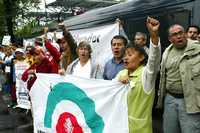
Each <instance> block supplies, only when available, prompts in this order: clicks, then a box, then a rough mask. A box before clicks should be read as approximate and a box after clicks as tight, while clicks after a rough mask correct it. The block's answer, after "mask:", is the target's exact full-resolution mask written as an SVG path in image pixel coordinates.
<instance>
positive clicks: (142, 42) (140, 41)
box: [134, 35, 146, 47]
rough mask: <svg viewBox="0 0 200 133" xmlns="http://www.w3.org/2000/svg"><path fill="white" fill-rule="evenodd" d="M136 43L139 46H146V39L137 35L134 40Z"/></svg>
mask: <svg viewBox="0 0 200 133" xmlns="http://www.w3.org/2000/svg"><path fill="white" fill-rule="evenodd" d="M134 43H135V44H136V45H138V46H141V47H143V46H145V43H146V41H145V38H144V37H143V36H139V35H136V36H135V38H134Z"/></svg>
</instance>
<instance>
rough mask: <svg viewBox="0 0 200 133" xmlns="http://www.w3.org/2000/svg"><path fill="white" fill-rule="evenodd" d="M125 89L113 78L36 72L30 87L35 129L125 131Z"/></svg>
mask: <svg viewBox="0 0 200 133" xmlns="http://www.w3.org/2000/svg"><path fill="white" fill-rule="evenodd" d="M127 91H128V89H127V87H126V86H124V85H122V84H121V83H119V82H114V81H105V80H96V79H83V78H78V77H74V76H71V75H66V76H65V77H64V76H60V75H56V74H38V75H37V80H36V82H35V83H34V85H33V87H32V89H31V91H30V97H31V102H32V111H33V119H34V132H35V133H38V132H42V133H128V111H127V110H128V109H127V103H126V102H127Z"/></svg>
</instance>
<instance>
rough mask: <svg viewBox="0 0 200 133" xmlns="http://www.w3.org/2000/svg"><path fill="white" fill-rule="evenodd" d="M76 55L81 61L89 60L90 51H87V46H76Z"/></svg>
mask: <svg viewBox="0 0 200 133" xmlns="http://www.w3.org/2000/svg"><path fill="white" fill-rule="evenodd" d="M77 52H78V57H79V59H80V61H81V62H82V61H83V62H86V61H88V60H89V58H90V53H89V50H88V48H86V47H80V48H78V51H77Z"/></svg>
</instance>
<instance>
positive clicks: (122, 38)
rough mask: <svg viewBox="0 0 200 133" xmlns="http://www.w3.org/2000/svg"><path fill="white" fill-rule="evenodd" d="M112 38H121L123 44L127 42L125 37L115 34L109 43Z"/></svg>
mask: <svg viewBox="0 0 200 133" xmlns="http://www.w3.org/2000/svg"><path fill="white" fill-rule="evenodd" d="M113 39H121V40H123V43H124V46H126V45H127V43H128V41H127V39H126V38H125V37H124V36H122V35H115V36H114V37H113V38H112V40H111V44H112V42H113Z"/></svg>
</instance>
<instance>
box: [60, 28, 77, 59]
mask: <svg viewBox="0 0 200 133" xmlns="http://www.w3.org/2000/svg"><path fill="white" fill-rule="evenodd" d="M63 36H64V39H65V41H67V43H68V45H69V47H70V51H71V53H72V56H74V57H75V58H76V57H77V54H76V48H77V44H76V42H75V40H74V38H73V36H72V35H71V33H70V32H69V31H68V30H67V29H66V28H64V29H63Z"/></svg>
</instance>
